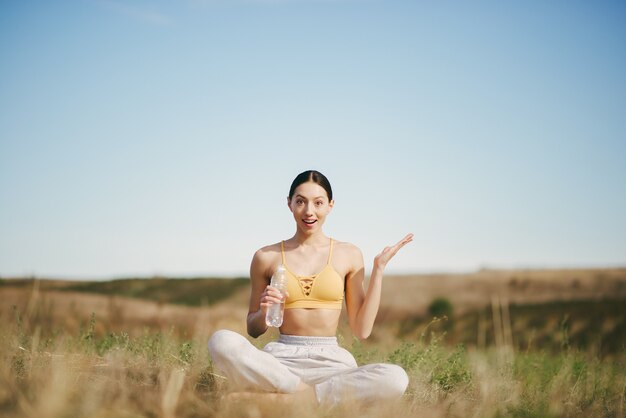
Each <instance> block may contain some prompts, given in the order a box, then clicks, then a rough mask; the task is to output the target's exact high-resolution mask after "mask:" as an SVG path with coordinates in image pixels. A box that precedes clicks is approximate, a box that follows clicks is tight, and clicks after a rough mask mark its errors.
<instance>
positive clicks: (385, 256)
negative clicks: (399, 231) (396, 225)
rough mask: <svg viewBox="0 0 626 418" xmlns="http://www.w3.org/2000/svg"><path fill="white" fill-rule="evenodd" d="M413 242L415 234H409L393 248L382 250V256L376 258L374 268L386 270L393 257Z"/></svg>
mask: <svg viewBox="0 0 626 418" xmlns="http://www.w3.org/2000/svg"><path fill="white" fill-rule="evenodd" d="M411 241H413V234H407V235H406V236H405V237H404V238H402V239H401V240H400V241H398V242H397V243H396V244H395V245H392V246H391V247H385V249H384V250H382V251H381V252H380V254H378V255H377V256H376V257H374V268H379V269H384V268H385V266H387V263H388V262H389V260H391V259H392V258H393V256H394V255H396V253H397V252H398V251H399V250H400V248H402V247H404V246H405V245H406V244H408V243H409V242H411Z"/></svg>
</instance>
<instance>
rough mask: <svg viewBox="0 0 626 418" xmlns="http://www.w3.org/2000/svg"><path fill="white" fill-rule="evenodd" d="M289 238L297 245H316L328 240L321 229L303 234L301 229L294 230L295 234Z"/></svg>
mask: <svg viewBox="0 0 626 418" xmlns="http://www.w3.org/2000/svg"><path fill="white" fill-rule="evenodd" d="M291 240H293V241H294V242H295V243H297V244H298V245H307V246H308V245H310V246H317V245H320V244H326V243H327V242H328V237H327V236H326V235H324V233H323V232H322V231H319V232H316V233H314V234H305V233H302V232H301V231H296V234H295V235H294V236H293V237H292V238H291Z"/></svg>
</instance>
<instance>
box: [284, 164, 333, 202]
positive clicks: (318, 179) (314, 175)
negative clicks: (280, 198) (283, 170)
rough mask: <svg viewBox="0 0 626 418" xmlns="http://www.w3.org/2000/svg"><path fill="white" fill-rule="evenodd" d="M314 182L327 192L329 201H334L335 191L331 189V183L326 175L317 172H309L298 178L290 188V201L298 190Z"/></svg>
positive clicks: (301, 174)
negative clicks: (303, 185)
mask: <svg viewBox="0 0 626 418" xmlns="http://www.w3.org/2000/svg"><path fill="white" fill-rule="evenodd" d="M309 181H312V182H313V183H315V184H318V185H320V186H322V188H323V189H324V190H326V194H327V195H328V200H329V201H330V200H333V189H332V188H331V187H330V182H329V181H328V179H327V178H326V176H325V175H323V174H322V173H320V172H319V171H316V170H307V171H304V172H302V173H300V174H298V175H297V176H296V178H295V179H293V182H292V183H291V187H290V188H289V199H291V198H292V197H293V194H294V193H295V192H296V188H297V187H298V186H299V185H301V184H303V183H307V182H309Z"/></svg>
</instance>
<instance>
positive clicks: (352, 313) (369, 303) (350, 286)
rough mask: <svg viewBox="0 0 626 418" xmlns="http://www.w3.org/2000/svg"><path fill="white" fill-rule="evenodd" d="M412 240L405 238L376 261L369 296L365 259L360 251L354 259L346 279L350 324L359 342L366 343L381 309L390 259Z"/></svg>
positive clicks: (379, 255)
mask: <svg viewBox="0 0 626 418" xmlns="http://www.w3.org/2000/svg"><path fill="white" fill-rule="evenodd" d="M412 240H413V234H408V235H406V236H405V237H404V238H403V239H401V240H400V241H399V242H398V243H397V244H395V245H393V246H391V247H385V249H384V250H383V251H382V252H381V253H380V254H378V255H377V256H376V257H375V258H374V267H373V268H372V275H371V276H370V280H369V284H368V286H367V292H365V291H364V290H363V281H364V277H365V271H364V267H363V255H362V254H361V251H360V250H359V249H358V248H355V250H356V252H355V254H354V255H353V256H352V259H353V260H354V263H353V266H354V267H353V269H352V270H351V272H350V273H349V275H348V277H346V281H347V285H346V307H347V309H348V321H349V323H350V328H351V329H352V332H353V333H354V334H355V335H356V336H357V337H358V338H360V339H365V338H367V337H369V336H370V334H371V333H372V328H373V326H374V320H376V315H377V314H378V308H379V307H380V295H381V292H382V284H383V274H384V271H385V267H386V266H387V263H388V262H389V260H391V258H392V257H393V256H394V255H396V253H397V252H398V251H399V250H400V248H402V247H404V246H405V245H406V244H408V243H409V242H411V241H412Z"/></svg>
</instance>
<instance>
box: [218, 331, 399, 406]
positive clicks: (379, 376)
mask: <svg viewBox="0 0 626 418" xmlns="http://www.w3.org/2000/svg"><path fill="white" fill-rule="evenodd" d="M209 352H210V353H211V357H212V358H213V363H214V364H215V366H216V367H217V368H218V369H220V370H222V371H223V372H224V373H225V374H226V376H227V377H228V379H229V380H230V381H231V382H232V383H233V384H234V386H235V387H237V388H239V389H248V390H260V391H265V392H280V393H293V392H295V390H296V387H297V386H298V384H299V383H300V381H302V382H304V383H306V384H308V385H310V386H313V387H314V388H315V393H316V396H317V400H318V402H319V403H320V404H323V405H336V404H337V403H339V402H340V401H342V400H344V399H353V400H357V401H373V400H377V399H393V398H397V397H400V396H402V394H403V393H404V391H405V390H406V388H407V386H408V384H409V378H408V376H407V374H406V372H405V371H404V369H402V368H401V367H400V366H396V365H394V364H382V363H379V364H368V365H365V366H361V367H358V366H357V364H356V361H355V360H354V357H353V356H352V354H350V352H349V351H347V350H345V349H343V348H341V347H339V345H338V344H337V338H335V337H304V336H296V335H282V334H281V335H280V338H279V339H278V341H275V342H271V343H268V344H267V345H266V346H265V347H264V348H263V350H262V351H261V350H259V349H257V348H256V347H255V346H253V345H252V344H251V343H250V342H249V341H248V340H247V339H246V338H244V337H243V336H242V335H239V334H237V333H236V332H233V331H229V330H220V331H217V332H216V333H215V334H213V336H211V338H210V339H209Z"/></svg>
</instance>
